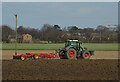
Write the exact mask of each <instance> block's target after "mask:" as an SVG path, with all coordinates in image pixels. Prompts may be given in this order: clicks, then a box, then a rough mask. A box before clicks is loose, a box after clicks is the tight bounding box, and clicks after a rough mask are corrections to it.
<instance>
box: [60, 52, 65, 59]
mask: <svg viewBox="0 0 120 82" xmlns="http://www.w3.org/2000/svg"><path fill="white" fill-rule="evenodd" d="M60 56H61V57H62V58H61V59H65V58H66V57H65V52H64V51H63V50H61V51H59V57H60Z"/></svg>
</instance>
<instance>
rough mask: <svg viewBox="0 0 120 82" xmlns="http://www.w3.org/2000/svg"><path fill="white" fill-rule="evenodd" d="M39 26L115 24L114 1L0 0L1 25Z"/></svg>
mask: <svg viewBox="0 0 120 82" xmlns="http://www.w3.org/2000/svg"><path fill="white" fill-rule="evenodd" d="M14 14H18V26H24V27H30V28H41V27H42V26H43V24H50V25H55V24H57V25H59V26H61V27H62V28H64V27H68V26H77V27H79V28H86V27H93V28H95V27H96V26H97V25H98V24H104V25H107V24H108V23H110V24H111V25H113V24H118V3H117V2H2V24H3V25H8V26H10V27H12V28H13V29H14V28H15V16H14Z"/></svg>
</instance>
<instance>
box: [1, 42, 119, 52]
mask: <svg viewBox="0 0 120 82" xmlns="http://www.w3.org/2000/svg"><path fill="white" fill-rule="evenodd" d="M118 45H120V44H117V43H83V44H82V46H85V47H86V48H88V49H90V50H95V51H118ZM60 47H64V44H63V43H57V44H17V49H18V50H57V49H59V48H60ZM14 49H15V44H14V43H4V44H2V50H14Z"/></svg>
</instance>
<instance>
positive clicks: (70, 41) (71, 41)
mask: <svg viewBox="0 0 120 82" xmlns="http://www.w3.org/2000/svg"><path fill="white" fill-rule="evenodd" d="M67 41H70V42H73V41H75V42H78V40H67Z"/></svg>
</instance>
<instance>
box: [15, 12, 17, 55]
mask: <svg viewBox="0 0 120 82" xmlns="http://www.w3.org/2000/svg"><path fill="white" fill-rule="evenodd" d="M15 18H16V37H15V38H16V43H15V55H17V14H15Z"/></svg>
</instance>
